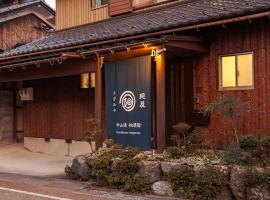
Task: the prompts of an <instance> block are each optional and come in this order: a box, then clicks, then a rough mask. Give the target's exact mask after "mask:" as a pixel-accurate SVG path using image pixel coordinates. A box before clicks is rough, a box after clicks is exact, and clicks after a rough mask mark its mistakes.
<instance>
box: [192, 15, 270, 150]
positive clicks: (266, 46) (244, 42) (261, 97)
mask: <svg viewBox="0 0 270 200" xmlns="http://www.w3.org/2000/svg"><path fill="white" fill-rule="evenodd" d="M207 34H208V35H211V39H212V38H215V39H213V41H212V44H211V49H210V53H209V55H206V56H200V57H194V58H192V59H191V60H192V65H193V69H194V76H193V77H194V97H198V98H199V103H198V104H195V105H194V108H195V109H203V108H205V107H206V106H207V105H208V104H209V103H211V102H214V101H216V100H217V99H218V98H219V97H220V96H222V95H224V94H228V95H230V96H232V97H235V98H237V99H239V100H242V101H249V102H250V103H251V105H252V109H253V111H252V112H248V113H245V114H244V115H243V116H242V117H241V120H240V121H239V123H238V130H239V133H240V134H244V135H255V136H257V137H258V138H262V137H265V136H270V114H269V113H270V101H269V99H270V37H269V36H270V24H269V20H268V19H266V20H257V21H253V22H252V23H249V22H245V23H243V24H234V25H227V26H226V28H222V27H218V28H216V29H215V30H212V31H209V32H207ZM249 51H253V52H254V57H255V89H253V90H241V91H223V92H222V91H219V90H218V60H219V55H222V54H230V53H239V52H249ZM258 113H261V114H258ZM227 128H228V124H227V122H226V121H225V122H224V121H223V120H222V118H221V116H219V115H217V114H216V115H212V116H211V125H210V126H209V128H207V129H206V132H207V133H208V136H207V140H205V141H207V143H208V145H209V146H212V145H218V146H219V147H222V145H223V144H224V143H227V142H228V141H229V137H228V135H227V134H225V130H226V129H227ZM230 139H232V138H230Z"/></svg>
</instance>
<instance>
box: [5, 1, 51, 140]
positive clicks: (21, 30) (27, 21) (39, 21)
mask: <svg viewBox="0 0 270 200" xmlns="http://www.w3.org/2000/svg"><path fill="white" fill-rule="evenodd" d="M54 23H55V11H54V10H53V9H52V8H50V7H49V6H48V5H47V4H45V3H44V1H36V0H35V1H29V0H20V1H18V0H17V1H15V0H12V1H10V0H5V1H0V53H4V52H6V51H10V50H11V49H14V48H16V47H19V46H21V45H24V44H26V43H29V42H31V41H33V40H37V39H40V38H42V37H45V36H47V35H48V32H49V31H50V30H54ZM13 99H14V94H13V91H12V84H11V83H8V84H7V83H5V84H2V83H1V84H0V110H1V111H0V126H1V128H0V138H10V137H12V136H13V134H15V133H14V109H15V108H14V103H13ZM20 118H21V117H20ZM18 125H19V126H22V121H21V120H20V122H19V123H18ZM18 134H19V133H18Z"/></svg>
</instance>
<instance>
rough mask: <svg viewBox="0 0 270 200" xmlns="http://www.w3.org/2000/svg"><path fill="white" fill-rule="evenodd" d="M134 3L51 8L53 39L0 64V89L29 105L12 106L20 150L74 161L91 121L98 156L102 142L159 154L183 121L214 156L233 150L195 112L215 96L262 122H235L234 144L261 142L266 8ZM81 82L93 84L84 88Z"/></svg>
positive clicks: (261, 1) (269, 29)
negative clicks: (199, 132)
mask: <svg viewBox="0 0 270 200" xmlns="http://www.w3.org/2000/svg"><path fill="white" fill-rule="evenodd" d="M75 2H79V3H75ZM132 2H133V4H132V3H131V1H129V0H127V1H125V0H123V1H119V0H110V1H109V2H108V1H105V0H104V1H99V0H93V1H86V0H79V1H77V0H76V1H75V0H68V1H64V0H58V1H57V14H56V15H57V19H56V22H57V23H56V25H57V29H58V31H56V32H54V33H51V34H50V35H49V36H48V37H45V38H44V39H42V40H38V41H36V42H32V43H30V44H27V45H24V46H21V47H18V48H16V49H14V50H12V51H10V52H7V53H5V54H3V55H2V56H1V57H0V68H1V72H0V82H3V83H12V85H13V87H14V93H17V94H18V93H20V94H21V97H27V98H29V99H28V100H30V101H24V102H23V103H22V102H21V101H17V102H16V103H17V104H19V105H20V107H21V108H22V109H23V134H24V139H25V146H26V147H27V148H30V149H32V150H33V151H43V152H49V153H55V152H58V153H63V154H65V155H73V154H76V153H81V152H82V151H84V149H83V148H84V147H83V145H82V144H80V143H79V144H78V143H77V142H76V141H75V140H76V139H77V138H78V137H79V136H81V135H82V134H83V133H84V132H85V130H87V128H88V127H87V124H86V123H85V120H86V119H88V118H93V117H94V118H96V119H99V120H100V121H101V124H100V126H101V128H102V130H103V131H102V133H100V134H98V135H97V136H96V145H97V146H100V145H101V144H102V142H103V141H104V139H105V138H106V137H108V136H110V137H112V138H114V139H115V138H116V141H120V143H124V144H125V145H129V144H131V145H134V144H135V146H140V147H142V148H144V147H145V148H156V149H159V150H162V149H164V148H165V146H166V145H169V144H170V134H171V133H172V126H173V125H174V124H176V123H178V122H181V121H185V122H188V123H190V124H193V125H198V126H202V127H203V130H204V133H205V144H206V145H207V146H211V147H212V146H215V147H217V148H222V147H223V145H224V144H228V143H229V142H231V139H230V138H228V137H227V136H226V134H225V133H224V132H225V129H226V128H227V127H226V126H227V123H226V122H222V118H221V117H220V115H219V114H211V116H210V119H208V118H207V117H205V116H203V115H202V114H201V112H200V111H201V110H203V109H204V108H205V107H207V106H208V105H209V104H210V103H212V102H215V101H217V100H218V99H219V98H220V97H221V96H222V95H230V96H232V97H235V98H237V99H239V100H241V101H246V100H248V101H249V102H250V103H251V104H252V106H253V108H256V110H257V111H260V112H261V113H264V114H263V115H258V114H257V113H256V112H254V111H252V110H251V111H248V112H247V113H246V114H245V115H243V116H241V119H240V120H239V121H238V124H237V126H238V129H239V132H240V133H241V134H252V135H255V136H257V137H258V138H261V137H265V136H269V133H268V131H269V130H270V123H269V122H270V117H269V108H270V106H269V105H268V104H269V102H268V99H269V96H270V88H269V83H270V82H269V80H270V73H269V72H270V71H269V67H270V66H269V56H268V51H270V49H269V48H270V43H269V42H270V41H269V37H268V35H269V34H270V25H269V16H270V2H269V1H268V0H242V1H239V0H224V1H219V2H217V1H215V0H204V1H202V0H196V1H193V0H192V1H189V0H187V1H160V2H158V1H142V0H141V1H132ZM79 10H81V12H79ZM67 13H69V15H68V16H69V17H70V18H68V17H67ZM149 67H150V71H144V70H147V69H148V68H149ZM136 70H138V71H136ZM142 72H143V73H142ZM141 73H142V74H141ZM149 73H150V76H149ZM85 77H86V80H88V83H89V82H90V81H92V83H93V81H94V83H95V84H90V83H89V85H88V86H89V87H88V86H86V88H87V89H85V88H84V87H82V85H81V81H83V80H84V81H85ZM127 77H128V78H127ZM134 77H135V78H134ZM147 77H148V78H147ZM121 81H122V82H121ZM144 83H145V84H150V85H148V86H146V87H145V91H147V92H144V90H143V89H142V90H141V88H140V86H139V85H140V84H144ZM134 88H136V89H134ZM149 88H151V89H150V92H149V90H148V89H149ZM133 89H134V90H133ZM32 92H33V98H30V97H31V94H32ZM144 108H150V109H145V110H143V109H144ZM134 109H135V110H134ZM133 111H136V112H137V113H135V114H134V115H133V114H132V112H133ZM140 113H141V115H140ZM149 113H150V115H149ZM146 116H147V117H148V118H144V117H146ZM123 117H124V118H125V117H126V119H123ZM133 117H134V118H133ZM140 117H141V118H142V119H147V120H143V121H140V120H141V119H140ZM129 119H131V121H129ZM115 120H119V121H115ZM121 120H122V121H121ZM123 120H127V121H123ZM132 120H133V121H132ZM15 121H16V114H15ZM133 122H134V123H133ZM145 126H146V127H147V128H148V129H147V131H145V130H146V129H145V130H143V131H142V132H140V128H144V127H145ZM130 129H132V130H130ZM15 130H16V123H15ZM140 134H142V135H144V134H146V136H147V137H144V138H143V137H140ZM116 135H117V136H116ZM138 138H139V139H138ZM121 141H123V142H121ZM136 142H137V144H138V145H136ZM141 144H143V145H141ZM57 148H58V150H59V148H61V149H62V150H63V152H59V151H58V150H57ZM85 148H86V149H85V151H87V150H88V149H87V147H85Z"/></svg>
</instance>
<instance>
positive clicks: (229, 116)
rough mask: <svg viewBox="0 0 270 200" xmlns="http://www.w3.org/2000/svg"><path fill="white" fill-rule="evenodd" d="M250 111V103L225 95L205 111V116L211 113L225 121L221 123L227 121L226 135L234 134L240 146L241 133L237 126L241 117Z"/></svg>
mask: <svg viewBox="0 0 270 200" xmlns="http://www.w3.org/2000/svg"><path fill="white" fill-rule="evenodd" d="M249 111H250V103H249V102H248V101H246V102H242V101H240V100H238V99H236V98H233V97H231V96H229V95H223V96H222V97H221V98H220V99H219V100H217V101H216V102H213V103H210V104H209V105H208V106H207V107H206V108H205V110H204V115H209V114H210V113H218V114H220V115H221V117H222V118H223V119H219V121H223V122H224V121H226V122H227V123H228V124H227V125H226V127H227V129H226V130H224V131H225V133H229V134H232V135H233V136H234V138H235V140H236V144H237V145H239V133H238V129H237V124H238V122H239V120H240V118H241V115H243V114H244V113H247V112H249Z"/></svg>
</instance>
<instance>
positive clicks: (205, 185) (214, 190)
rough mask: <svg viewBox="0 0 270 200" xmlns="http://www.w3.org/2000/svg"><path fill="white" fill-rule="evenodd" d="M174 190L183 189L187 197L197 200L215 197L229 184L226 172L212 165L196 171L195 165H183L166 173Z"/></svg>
mask: <svg viewBox="0 0 270 200" xmlns="http://www.w3.org/2000/svg"><path fill="white" fill-rule="evenodd" d="M166 178H167V180H168V181H169V182H170V183H171V184H172V185H173V188H174V190H181V191H183V192H184V194H185V195H186V197H187V198H191V199H196V200H211V199H215V198H216V196H217V194H218V193H219V192H220V191H221V189H222V188H223V187H225V186H226V184H227V179H226V176H225V174H224V173H222V172H220V171H219V170H217V169H216V168H214V167H212V166H207V167H206V168H204V169H202V170H200V171H199V172H197V173H195V172H194V169H193V167H191V166H188V165H182V166H181V167H180V168H178V169H175V170H172V171H170V172H169V173H167V174H166Z"/></svg>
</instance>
